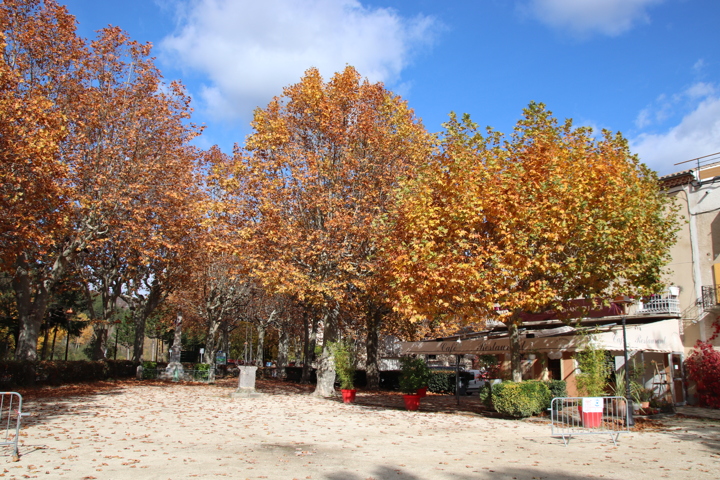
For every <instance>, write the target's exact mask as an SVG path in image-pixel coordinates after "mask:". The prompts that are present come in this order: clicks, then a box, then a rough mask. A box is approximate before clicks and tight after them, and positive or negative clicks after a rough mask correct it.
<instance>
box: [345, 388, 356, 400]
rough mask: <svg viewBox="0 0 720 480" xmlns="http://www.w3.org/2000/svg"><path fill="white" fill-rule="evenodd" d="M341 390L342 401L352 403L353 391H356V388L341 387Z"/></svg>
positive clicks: (353, 398)
mask: <svg viewBox="0 0 720 480" xmlns="http://www.w3.org/2000/svg"><path fill="white" fill-rule="evenodd" d="M341 392H342V397H343V403H352V402H354V401H355V393H356V392H357V390H355V389H353V390H346V389H344V388H343V389H342V390H341Z"/></svg>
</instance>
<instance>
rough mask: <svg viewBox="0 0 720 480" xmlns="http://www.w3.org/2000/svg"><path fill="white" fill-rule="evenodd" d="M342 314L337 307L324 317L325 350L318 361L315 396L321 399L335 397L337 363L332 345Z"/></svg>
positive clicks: (334, 306)
mask: <svg viewBox="0 0 720 480" xmlns="http://www.w3.org/2000/svg"><path fill="white" fill-rule="evenodd" d="M339 316H340V312H339V311H338V308H337V305H333V307H331V309H330V310H329V311H328V312H327V313H326V314H325V315H323V326H324V329H323V349H322V356H321V357H320V360H319V361H318V367H317V385H316V386H315V391H314V392H313V395H316V396H319V397H332V396H334V395H335V361H334V358H333V355H332V351H331V349H330V344H331V343H332V342H334V341H336V340H337V331H338V321H339Z"/></svg>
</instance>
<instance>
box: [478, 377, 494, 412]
mask: <svg viewBox="0 0 720 480" xmlns="http://www.w3.org/2000/svg"><path fill="white" fill-rule="evenodd" d="M492 396H493V386H492V385H491V384H490V382H485V383H484V384H483V386H482V387H480V388H479V389H478V397H479V398H480V403H482V404H483V405H485V406H486V407H488V408H492V406H493V398H492Z"/></svg>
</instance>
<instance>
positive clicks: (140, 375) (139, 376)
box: [135, 365, 143, 380]
mask: <svg viewBox="0 0 720 480" xmlns="http://www.w3.org/2000/svg"><path fill="white" fill-rule="evenodd" d="M135 378H137V379H138V380H142V379H143V366H142V365H138V367H137V371H136V372H135Z"/></svg>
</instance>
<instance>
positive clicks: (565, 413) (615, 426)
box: [550, 397, 632, 446]
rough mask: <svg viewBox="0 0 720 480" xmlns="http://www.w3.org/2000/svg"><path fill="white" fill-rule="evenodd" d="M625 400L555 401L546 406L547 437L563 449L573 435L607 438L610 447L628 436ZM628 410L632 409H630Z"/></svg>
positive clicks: (581, 399) (567, 399)
mask: <svg viewBox="0 0 720 480" xmlns="http://www.w3.org/2000/svg"><path fill="white" fill-rule="evenodd" d="M627 408H628V404H627V399H626V398H625V397H557V398H553V400H552V403H551V404H550V425H551V436H553V437H562V439H563V442H565V446H567V444H568V442H569V441H570V438H571V437H573V436H576V435H599V434H606V435H610V438H611V439H612V441H613V444H615V445H617V439H618V437H619V436H620V434H621V433H628V432H629V430H628V427H627ZM631 408H632V407H631Z"/></svg>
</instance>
